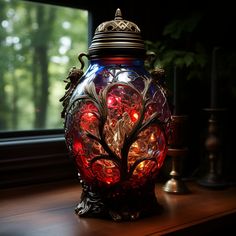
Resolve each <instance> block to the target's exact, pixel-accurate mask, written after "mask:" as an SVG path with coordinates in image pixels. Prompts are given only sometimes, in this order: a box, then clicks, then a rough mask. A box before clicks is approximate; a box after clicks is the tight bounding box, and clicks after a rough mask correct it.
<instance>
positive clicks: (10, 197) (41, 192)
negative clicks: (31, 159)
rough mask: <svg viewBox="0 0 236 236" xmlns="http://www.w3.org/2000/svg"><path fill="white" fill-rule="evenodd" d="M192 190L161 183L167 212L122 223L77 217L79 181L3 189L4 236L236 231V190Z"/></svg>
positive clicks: (0, 227) (0, 228)
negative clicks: (165, 188)
mask: <svg viewBox="0 0 236 236" xmlns="http://www.w3.org/2000/svg"><path fill="white" fill-rule="evenodd" d="M187 186H188V188H189V189H190V193H188V194H184V195H176V194H170V193H165V192H163V190H162V184H157V186H156V196H157V199H158V202H159V203H160V204H161V205H162V206H163V208H164V211H163V212H162V213H160V214H158V215H155V216H152V217H147V218H144V219H139V220H137V221H134V222H120V223H118V222H113V221H111V220H104V219H94V218H82V217H78V216H77V215H76V214H75V213H74V208H75V206H76V204H77V203H78V200H79V198H80V193H81V187H80V184H79V183H77V182H76V183H73V182H72V183H55V184H50V185H49V184H47V185H45V184H44V185H35V186H31V187H21V188H14V189H4V190H0V235H1V236H2V235H4V236H13V235H14V236H15V235H16V236H36V235H37V236H41V235H44V236H51V235H53V236H54V235H57V236H59V235H63V236H75V235H76V236H94V235H95V236H108V235H109V236H110V235H111V236H116V235H119V236H121V235H122V236H132V235H134V236H139V235H140V236H143V235H191V236H192V235H198V236H199V235H209V233H212V232H220V230H221V231H224V232H225V231H226V230H227V229H231V230H232V229H233V230H235V228H234V224H235V223H236V188H235V187H228V188H227V189H222V190H209V189H206V188H203V187H200V186H198V185H197V184H196V183H191V182H189V183H187ZM235 227H236V226H235ZM235 232H236V230H235ZM211 235H212V234H211ZM230 235H232V234H230Z"/></svg>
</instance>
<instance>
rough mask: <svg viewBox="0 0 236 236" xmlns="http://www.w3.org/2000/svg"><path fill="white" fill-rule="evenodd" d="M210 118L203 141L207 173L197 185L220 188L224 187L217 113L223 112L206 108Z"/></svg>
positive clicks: (218, 109)
mask: <svg viewBox="0 0 236 236" xmlns="http://www.w3.org/2000/svg"><path fill="white" fill-rule="evenodd" d="M205 110H206V111H207V112H209V114H210V117H209V120H208V134H207V138H206V140H205V148H206V151H207V155H208V172H207V173H206V175H205V176H204V177H203V178H201V179H200V180H199V181H198V183H199V184H200V185H202V186H205V187H211V188H221V187H225V186H226V182H225V181H224V180H223V177H222V173H221V172H222V165H221V163H219V162H220V155H221V154H222V145H221V138H220V134H219V122H218V114H219V112H222V111H225V109H220V108H207V109H205Z"/></svg>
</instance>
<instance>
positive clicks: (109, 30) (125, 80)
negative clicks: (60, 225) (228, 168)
mask: <svg viewBox="0 0 236 236" xmlns="http://www.w3.org/2000/svg"><path fill="white" fill-rule="evenodd" d="M145 54H146V51H145V47H144V42H143V40H142V38H141V34H140V30H139V28H138V26H137V25H136V24H134V23H133V22H130V21H126V20H123V19H122V15H121V11H120V10H119V9H117V11H116V14H115V19H114V20H112V21H107V22H104V23H102V24H101V25H99V26H98V27H97V29H96V32H95V35H94V37H93V40H92V43H91V46H90V47H89V52H88V55H86V54H84V53H82V54H80V55H79V61H80V62H81V68H80V69H77V68H75V67H73V68H72V69H71V71H70V72H69V75H68V78H67V81H66V82H68V84H67V86H66V93H65V95H64V97H63V98H62V99H61V101H62V102H63V106H64V110H63V111H62V117H63V118H65V122H64V128H65V138H66V144H67V147H68V149H69V153H70V154H71V156H72V157H73V159H74V160H75V162H76V165H77V168H78V172H79V177H80V179H81V183H82V189H83V190H82V195H81V200H80V203H79V204H78V205H77V207H76V213H77V214H78V215H80V216H89V217H110V218H112V219H114V220H115V221H118V220H133V219H137V218H139V217H143V216H147V215H150V214H153V213H155V212H156V211H157V210H158V209H159V204H158V203H157V199H156V196H155V181H156V177H157V174H158V171H159V169H160V168H161V166H162V164H163V161H164V159H165V156H166V152H167V136H168V129H169V120H170V110H169V106H168V103H167V98H166V96H165V91H164V89H163V88H162V86H161V85H160V84H159V83H158V81H156V80H155V79H154V77H152V76H151V74H150V73H149V72H148V71H146V70H145V68H144V59H145ZM84 56H86V57H88V59H89V60H90V65H89V67H88V69H87V71H86V72H85V73H84V74H83V71H82V69H83V65H84V63H83V57H84Z"/></svg>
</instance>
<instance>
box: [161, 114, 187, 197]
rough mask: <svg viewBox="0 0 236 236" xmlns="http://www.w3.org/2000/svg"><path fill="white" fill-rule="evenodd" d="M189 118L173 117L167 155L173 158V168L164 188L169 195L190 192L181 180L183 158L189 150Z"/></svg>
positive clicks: (182, 116)
mask: <svg viewBox="0 0 236 236" xmlns="http://www.w3.org/2000/svg"><path fill="white" fill-rule="evenodd" d="M186 120H187V116H184V115H180V116H178V115H173V116H171V131H172V133H171V138H170V140H169V148H168V152H167V155H169V156H171V157H172V167H171V172H170V176H171V178H170V180H168V181H167V182H166V183H165V185H164V186H163V190H164V191H165V192H168V193H178V194H183V193H187V192H189V190H188V188H187V187H186V185H185V183H184V182H183V180H182V178H181V167H182V166H181V165H182V158H184V157H186V155H187V153H188V148H187V147H186V146H185V144H186V142H185V138H186V132H185V131H186V127H185V123H186Z"/></svg>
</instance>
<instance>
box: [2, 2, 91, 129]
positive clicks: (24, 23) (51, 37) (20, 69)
mask: <svg viewBox="0 0 236 236" xmlns="http://www.w3.org/2000/svg"><path fill="white" fill-rule="evenodd" d="M87 47H88V11H87V10H80V9H75V8H69V7H62V6H56V5H49V4H42V3H37V2H30V1H19V0H0V51H1V57H0V132H6V131H7V132H8V131H23V130H24V131H26V130H45V129H62V127H63V124H62V122H63V121H62V119H61V117H60V112H61V110H62V105H61V103H60V102H59V99H60V98H61V97H62V96H63V95H64V91H65V90H64V87H65V84H64V83H63V80H64V79H65V77H66V76H67V74H68V71H69V69H70V67H71V66H73V65H75V66H77V65H78V62H77V55H78V54H79V53H80V52H87Z"/></svg>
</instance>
